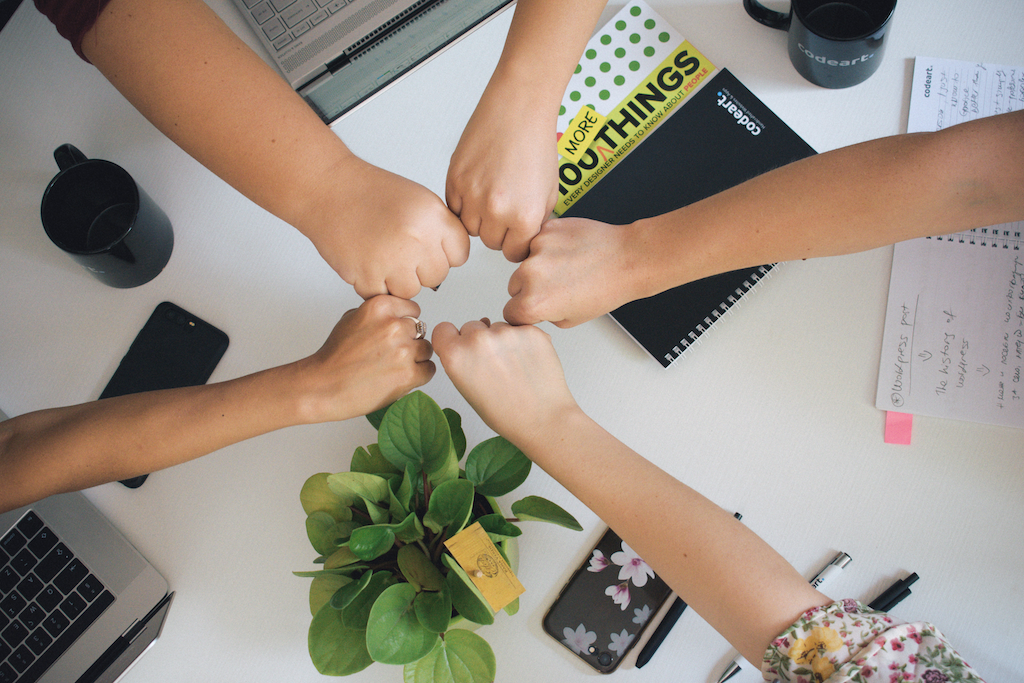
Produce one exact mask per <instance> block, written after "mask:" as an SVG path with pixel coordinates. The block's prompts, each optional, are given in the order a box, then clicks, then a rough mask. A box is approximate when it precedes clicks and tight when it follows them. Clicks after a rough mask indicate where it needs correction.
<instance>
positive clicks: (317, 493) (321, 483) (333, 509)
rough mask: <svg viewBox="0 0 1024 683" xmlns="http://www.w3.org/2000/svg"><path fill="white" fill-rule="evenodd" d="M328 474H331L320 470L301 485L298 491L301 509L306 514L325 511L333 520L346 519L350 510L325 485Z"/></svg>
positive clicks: (350, 516) (349, 516) (350, 513)
mask: <svg viewBox="0 0 1024 683" xmlns="http://www.w3.org/2000/svg"><path fill="white" fill-rule="evenodd" d="M329 476H331V475H330V474H329V473H327V472H321V473H319V474H314V475H313V476H312V477H310V478H309V479H307V480H306V483H304V484H303V485H302V490H301V491H299V501H300V502H301V503H302V509H303V510H305V512H306V514H307V515H311V514H313V513H314V512H326V513H327V514H329V515H330V516H331V517H333V518H334V519H335V521H338V522H345V521H348V520H350V519H352V511H351V510H350V509H349V508H348V505H346V504H345V501H344V500H342V499H341V497H340V496H338V494H336V493H334V492H333V491H331V489H330V487H328V486H327V478H328V477H329Z"/></svg>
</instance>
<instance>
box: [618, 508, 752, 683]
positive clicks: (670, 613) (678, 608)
mask: <svg viewBox="0 0 1024 683" xmlns="http://www.w3.org/2000/svg"><path fill="white" fill-rule="evenodd" d="M733 517H735V518H736V519H743V515H741V514H740V513H738V512H737V513H735V514H733ZM685 610H686V603H685V602H683V599H682V598H681V597H679V596H678V595H677V596H676V599H675V600H674V601H673V602H672V605H671V606H670V607H669V608H668V610H667V611H666V612H665V616H664V617H662V619H661V623H659V624H658V625H657V627H655V629H654V633H652V634H651V637H650V638H649V639H648V640H647V642H646V643H644V646H643V649H641V650H640V654H638V655H637V656H636V668H638V669H639V668H640V667H642V666H643V665H644V664H646V663H647V662H649V661H651V657H653V656H654V653H655V652H657V651H658V648H659V647H661V644H662V643H663V642H664V641H665V636H667V635H668V632H669V631H671V630H672V627H673V626H675V625H676V621H678V620H679V617H680V615H682V613H683V612H684V611H685Z"/></svg>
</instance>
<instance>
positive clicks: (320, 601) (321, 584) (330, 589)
mask: <svg viewBox="0 0 1024 683" xmlns="http://www.w3.org/2000/svg"><path fill="white" fill-rule="evenodd" d="M351 582H352V579H350V578H349V577H347V576H342V575H341V574H319V575H317V576H314V577H313V581H312V582H311V583H310V584H309V613H310V614H311V615H312V616H316V613H317V612H319V611H320V608H321V607H323V606H324V605H326V604H327V603H329V602H330V601H331V598H332V597H334V594H335V593H337V592H338V591H339V590H340V589H341V588H342V587H343V586H345V585H347V584H349V583H351Z"/></svg>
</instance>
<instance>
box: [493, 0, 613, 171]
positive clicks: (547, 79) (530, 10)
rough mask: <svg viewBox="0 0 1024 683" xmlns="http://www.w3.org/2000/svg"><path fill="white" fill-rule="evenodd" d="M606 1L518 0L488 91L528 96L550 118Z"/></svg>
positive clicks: (538, 111)
mask: <svg viewBox="0 0 1024 683" xmlns="http://www.w3.org/2000/svg"><path fill="white" fill-rule="evenodd" d="M604 6H605V0H519V2H518V3H517V4H516V9H515V16H514V17H513V20H512V25H511V26H510V27H509V32H508V37H507V38H506V40H505V47H504V49H503V50H502V53H501V59H500V61H499V62H498V66H497V67H496V68H495V70H494V75H493V76H492V78H491V82H490V84H489V85H488V91H489V92H490V91H498V90H500V91H502V92H503V93H505V94H506V95H507V94H515V95H517V96H524V97H527V98H529V99H530V101H531V102H532V103H533V104H534V105H535V106H536V107H537V114H538V115H544V116H550V117H551V120H552V123H553V122H554V119H555V117H556V116H557V114H558V107H559V105H560V104H561V101H562V96H563V95H564V94H565V89H566V87H567V86H568V84H569V78H570V77H571V76H572V73H573V70H574V69H575V67H576V64H577V63H578V62H579V60H580V57H581V56H582V54H583V48H584V47H586V44H587V41H588V40H589V39H590V36H591V34H592V33H593V30H594V26H595V24H596V23H597V20H598V18H599V17H600V16H601V11H602V9H604ZM485 97H486V95H485ZM551 132H552V146H551V149H552V154H554V153H555V151H554V144H553V142H554V137H553V134H554V130H553V129H552V131H551Z"/></svg>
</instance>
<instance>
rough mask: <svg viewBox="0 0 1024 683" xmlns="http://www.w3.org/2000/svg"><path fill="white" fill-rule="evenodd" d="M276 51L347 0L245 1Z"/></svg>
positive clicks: (335, 10) (343, 4)
mask: <svg viewBox="0 0 1024 683" xmlns="http://www.w3.org/2000/svg"><path fill="white" fill-rule="evenodd" d="M244 2H245V6H246V8H247V9H248V10H249V11H250V12H251V13H252V16H253V19H255V20H256V23H257V24H259V25H260V28H261V29H262V30H263V33H264V34H265V35H266V36H267V40H269V41H270V43H271V45H273V46H274V49H275V50H281V49H283V48H284V47H286V46H287V45H288V44H289V43H291V42H292V41H293V40H295V39H296V38H298V37H299V36H301V35H302V34H303V33H305V32H306V31H308V30H309V29H311V28H313V27H314V26H316V25H317V24H319V23H320V22H321V21H323V20H324V19H326V18H327V17H329V16H330V15H331V14H333V13H334V12H337V11H338V10H339V9H341V8H342V7H344V6H345V5H346V4H347V2H346V0H244Z"/></svg>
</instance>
